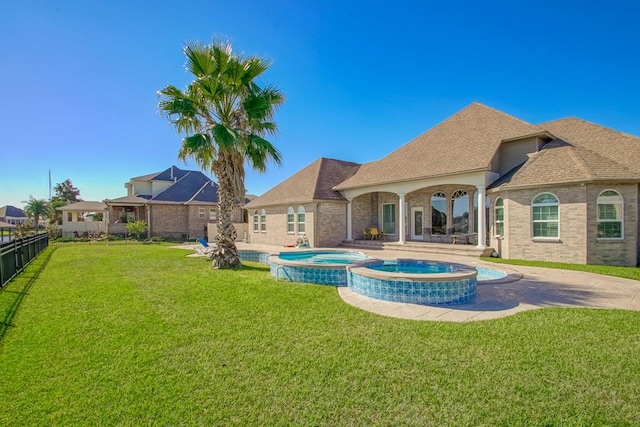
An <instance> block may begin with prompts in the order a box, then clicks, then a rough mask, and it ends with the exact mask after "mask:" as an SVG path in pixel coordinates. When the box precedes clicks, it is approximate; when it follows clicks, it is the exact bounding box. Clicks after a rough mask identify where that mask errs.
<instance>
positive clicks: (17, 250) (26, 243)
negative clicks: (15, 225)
mask: <svg viewBox="0 0 640 427" xmlns="http://www.w3.org/2000/svg"><path fill="white" fill-rule="evenodd" d="M47 246H49V236H48V235H47V233H42V234H35V235H32V236H27V237H23V238H21V239H15V240H12V241H11V242H7V243H2V244H0V288H2V287H3V286H4V285H5V284H6V283H7V282H8V281H9V280H11V279H13V278H14V277H16V276H17V275H18V274H20V273H21V272H22V271H23V270H24V268H25V267H26V266H27V265H29V263H30V262H31V261H32V260H33V259H34V258H35V257H36V255H38V254H39V253H40V252H42V251H43V250H45V249H46V248H47Z"/></svg>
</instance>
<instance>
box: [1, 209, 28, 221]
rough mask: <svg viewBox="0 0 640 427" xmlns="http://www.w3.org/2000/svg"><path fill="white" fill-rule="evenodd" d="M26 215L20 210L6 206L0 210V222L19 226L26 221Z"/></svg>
mask: <svg viewBox="0 0 640 427" xmlns="http://www.w3.org/2000/svg"><path fill="white" fill-rule="evenodd" d="M27 219H28V218H27V214H25V213H24V211H23V210H22V209H20V208H16V207H15V206H11V205H6V206H3V207H1V208H0V221H2V222H6V223H7V224H11V225H20V224H22V223H24V222H26V221H27Z"/></svg>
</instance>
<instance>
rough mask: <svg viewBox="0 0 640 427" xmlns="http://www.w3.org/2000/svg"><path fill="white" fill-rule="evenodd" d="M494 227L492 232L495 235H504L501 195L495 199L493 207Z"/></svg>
mask: <svg viewBox="0 0 640 427" xmlns="http://www.w3.org/2000/svg"><path fill="white" fill-rule="evenodd" d="M493 218H494V221H493V222H494V224H495V226H494V228H493V234H494V235H495V236H504V200H502V198H501V197H498V198H497V199H496V204H495V206H494V208H493Z"/></svg>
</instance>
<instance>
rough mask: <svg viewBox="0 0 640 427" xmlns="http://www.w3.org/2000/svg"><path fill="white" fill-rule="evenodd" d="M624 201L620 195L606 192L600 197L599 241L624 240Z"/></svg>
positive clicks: (614, 192)
mask: <svg viewBox="0 0 640 427" xmlns="http://www.w3.org/2000/svg"><path fill="white" fill-rule="evenodd" d="M623 206H624V204H623V201H622V196H621V195H620V193H618V192H617V191H614V190H605V191H603V192H602V193H600V195H599V196H598V201H597V211H598V213H597V215H598V239H622V238H623V235H624V234H623V218H624V216H623V208H622V207H623Z"/></svg>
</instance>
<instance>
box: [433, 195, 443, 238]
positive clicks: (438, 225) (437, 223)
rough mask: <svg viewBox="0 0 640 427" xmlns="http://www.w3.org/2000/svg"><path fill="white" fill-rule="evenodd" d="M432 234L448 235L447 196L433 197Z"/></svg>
mask: <svg viewBox="0 0 640 427" xmlns="http://www.w3.org/2000/svg"><path fill="white" fill-rule="evenodd" d="M431 233H432V234H447V196H445V195H444V193H433V196H431Z"/></svg>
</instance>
